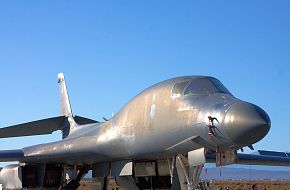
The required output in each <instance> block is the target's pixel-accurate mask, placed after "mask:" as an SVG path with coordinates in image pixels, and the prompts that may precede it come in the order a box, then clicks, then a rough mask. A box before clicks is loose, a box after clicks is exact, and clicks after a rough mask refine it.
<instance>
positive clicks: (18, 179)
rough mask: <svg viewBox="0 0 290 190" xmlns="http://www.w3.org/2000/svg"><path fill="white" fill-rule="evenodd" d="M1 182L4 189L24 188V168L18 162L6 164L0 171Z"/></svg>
mask: <svg viewBox="0 0 290 190" xmlns="http://www.w3.org/2000/svg"><path fill="white" fill-rule="evenodd" d="M0 184H2V188H4V189H20V188H22V169H21V166H19V165H18V164H13V165H9V166H5V167H3V168H2V170H1V171H0Z"/></svg>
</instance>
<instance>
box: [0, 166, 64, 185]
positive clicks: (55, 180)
mask: <svg viewBox="0 0 290 190" xmlns="http://www.w3.org/2000/svg"><path fill="white" fill-rule="evenodd" d="M61 180H62V168H61V167H60V166H57V165H24V166H21V165H19V164H13V165H8V166H5V167H3V168H2V170H1V171H0V184H2V188H3V189H21V188H36V187H59V186H60V185H61Z"/></svg>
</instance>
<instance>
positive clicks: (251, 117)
mask: <svg viewBox="0 0 290 190" xmlns="http://www.w3.org/2000/svg"><path fill="white" fill-rule="evenodd" d="M270 126H271V121H270V118H269V116H268V115H267V113H266V112H265V111H264V110H262V109H261V108H260V107H258V106H256V105H253V104H250V103H247V102H238V103H235V104H234V105H232V106H231V107H230V108H229V110H228V111H227V113H226V116H225V119H224V127H225V129H226V132H227V134H228V135H229V137H230V139H231V140H232V141H233V142H234V143H236V144H239V145H241V146H246V145H250V144H254V143H256V142H258V141H259V140H261V139H262V138H263V137H265V136H266V134H267V133H268V132H269V130H270Z"/></svg>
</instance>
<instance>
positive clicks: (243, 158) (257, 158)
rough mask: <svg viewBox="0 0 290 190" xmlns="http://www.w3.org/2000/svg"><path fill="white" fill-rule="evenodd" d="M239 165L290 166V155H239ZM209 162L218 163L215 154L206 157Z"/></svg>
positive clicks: (276, 153)
mask: <svg viewBox="0 0 290 190" xmlns="http://www.w3.org/2000/svg"><path fill="white" fill-rule="evenodd" d="M237 157H238V158H237V164H245V165H268V166H290V156H289V153H284V152H275V151H264V150H259V151H258V154H244V153H238V154H237ZM206 158H207V161H208V162H215V161H216V154H215V153H208V154H207V155H206Z"/></svg>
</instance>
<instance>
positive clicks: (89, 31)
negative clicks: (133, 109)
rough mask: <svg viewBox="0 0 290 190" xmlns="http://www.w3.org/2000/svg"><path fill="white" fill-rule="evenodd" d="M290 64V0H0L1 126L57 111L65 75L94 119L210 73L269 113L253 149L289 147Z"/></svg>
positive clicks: (13, 143)
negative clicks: (155, 88)
mask: <svg viewBox="0 0 290 190" xmlns="http://www.w3.org/2000/svg"><path fill="white" fill-rule="evenodd" d="M289 71H290V1H283V0H281V1H274V0H273V1H265V0H263V1H262V0H260V1H182V2H180V1H147V0H146V1H145V0H144V1H117V0H116V1H102V2H101V1H9V0H7V1H0V108H1V109H0V127H6V126H9V125H13V124H18V123H22V122H28V121H32V120H37V119H42V118H48V117H54V116H58V114H59V98H58V86H57V80H56V75H57V73H58V72H64V73H65V76H66V81H67V85H68V90H69V94H70V98H71V103H72V108H73V112H74V114H78V115H82V116H86V117H90V118H93V119H97V120H101V118H102V117H103V116H105V117H110V116H111V113H112V112H116V111H118V110H119V109H120V108H121V107H122V106H123V105H124V104H125V103H126V102H127V101H128V100H129V99H131V98H132V97H133V96H134V95H136V94H137V93H138V92H140V91H141V90H143V89H144V88H146V87H148V86H150V85H152V84H154V83H157V82H159V81H162V80H165V79H167V78H171V77H175V76H180V75H211V76H215V77H217V78H218V79H220V80H221V81H222V82H223V83H224V84H225V86H227V87H228V88H229V89H230V91H231V92H232V93H233V94H234V95H235V96H236V97H238V98H240V99H243V100H246V101H249V102H252V103H255V104H257V105H259V106H261V107H262V108H263V109H265V110H266V111H267V112H268V114H269V115H270V117H271V120H272V128H271V130H270V132H269V134H268V135H267V137H266V138H264V139H263V140H262V141H260V142H259V143H257V144H256V145H254V147H255V148H256V149H270V150H278V151H290V146H289V145H290V121H289V119H290V74H289ZM58 139H60V133H54V134H53V135H49V136H36V137H28V138H12V139H0V149H14V148H21V147H23V146H28V145H33V144H37V143H44V142H49V141H54V140H58Z"/></svg>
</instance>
